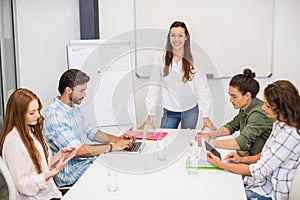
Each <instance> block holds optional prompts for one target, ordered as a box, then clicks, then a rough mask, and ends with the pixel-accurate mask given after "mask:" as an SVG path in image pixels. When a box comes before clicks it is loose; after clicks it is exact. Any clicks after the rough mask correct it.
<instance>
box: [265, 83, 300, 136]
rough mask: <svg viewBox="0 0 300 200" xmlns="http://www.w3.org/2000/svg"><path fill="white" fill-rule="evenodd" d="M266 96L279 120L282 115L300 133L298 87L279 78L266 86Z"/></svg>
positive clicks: (299, 97)
mask: <svg viewBox="0 0 300 200" xmlns="http://www.w3.org/2000/svg"><path fill="white" fill-rule="evenodd" d="M264 96H265V98H266V100H267V101H268V103H269V104H270V106H271V107H272V108H273V111H274V113H275V114H276V117H277V120H279V119H280V117H282V118H283V120H284V122H285V123H286V124H287V125H289V126H293V127H295V128H296V129H297V131H298V133H299V134H300V96H299V91H298V90H297V88H296V87H295V86H294V85H293V84H292V83H291V82H289V81H286V80H279V81H275V82H274V83H272V84H269V85H268V86H267V87H266V88H265V90H264ZM281 120H282V119H281Z"/></svg>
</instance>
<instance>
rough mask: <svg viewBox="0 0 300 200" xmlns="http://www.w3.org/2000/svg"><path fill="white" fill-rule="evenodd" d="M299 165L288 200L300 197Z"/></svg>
mask: <svg viewBox="0 0 300 200" xmlns="http://www.w3.org/2000/svg"><path fill="white" fill-rule="evenodd" d="M299 188H300V165H298V167H297V170H296V173H295V174H294V177H293V181H292V185H291V190H290V195H289V200H297V199H299V197H300V190H299Z"/></svg>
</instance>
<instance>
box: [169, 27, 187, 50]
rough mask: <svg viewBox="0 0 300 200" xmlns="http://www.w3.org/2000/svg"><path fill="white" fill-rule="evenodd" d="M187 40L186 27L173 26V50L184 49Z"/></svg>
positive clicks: (171, 39) (171, 37)
mask: <svg viewBox="0 0 300 200" xmlns="http://www.w3.org/2000/svg"><path fill="white" fill-rule="evenodd" d="M186 40H187V37H186V35H185V29H184V28H182V27H173V28H171V30H170V43H171V45H172V48H173V51H176V52H178V51H183V50H184V43H185V41H186Z"/></svg>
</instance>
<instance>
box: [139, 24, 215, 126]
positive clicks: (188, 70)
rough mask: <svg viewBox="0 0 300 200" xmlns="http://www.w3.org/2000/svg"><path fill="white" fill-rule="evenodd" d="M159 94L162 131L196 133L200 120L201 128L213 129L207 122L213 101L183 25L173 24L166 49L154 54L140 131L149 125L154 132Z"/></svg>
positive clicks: (208, 121)
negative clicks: (171, 129)
mask: <svg viewBox="0 0 300 200" xmlns="http://www.w3.org/2000/svg"><path fill="white" fill-rule="evenodd" d="M159 90H161V96H162V107H163V117H162V120H161V125H160V127H161V128H174V129H175V128H178V125H179V123H180V122H181V128H182V129H187V128H190V129H195V128H196V125H197V121H198V117H199V110H200V114H201V118H202V119H203V128H205V127H208V128H211V129H214V126H213V124H212V122H211V121H210V116H209V115H210V111H211V107H212V99H211V95H210V91H209V87H208V83H207V79H206V76H205V75H204V74H202V73H201V72H200V71H199V63H198V62H194V59H193V56H192V52H191V45H190V34H189V32H188V29H187V27H186V25H185V23H183V22H180V21H175V22H174V23H173V24H172V25H171V27H170V29H169V33H168V37H167V44H166V49H165V51H164V52H163V53H159V54H157V56H156V58H155V66H154V67H153V69H152V72H151V76H150V82H149V87H148V93H147V97H146V107H147V115H148V117H147V119H146V120H145V121H144V123H143V125H142V126H141V128H143V127H144V126H145V124H146V123H149V124H150V125H151V126H152V128H153V129H155V127H154V115H155V107H156V106H157V99H158V94H159Z"/></svg>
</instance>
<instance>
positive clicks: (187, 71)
mask: <svg viewBox="0 0 300 200" xmlns="http://www.w3.org/2000/svg"><path fill="white" fill-rule="evenodd" d="M174 27H181V28H183V29H184V31H185V36H186V41H185V43H184V54H183V58H182V69H183V77H182V81H183V82H187V81H191V80H192V77H193V74H194V73H193V70H194V60H193V55H192V51H191V39H190V34H189V31H188V29H187V27H186V25H185V23H184V22H179V21H175V22H173V23H172V25H171V26H170V29H169V33H168V37H167V44H166V55H165V67H164V74H163V76H167V75H168V74H169V70H170V67H171V65H172V59H173V47H172V45H171V42H170V33H171V29H172V28H174Z"/></svg>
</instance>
